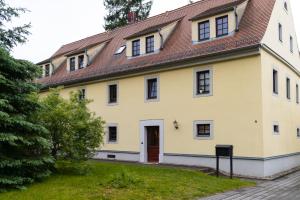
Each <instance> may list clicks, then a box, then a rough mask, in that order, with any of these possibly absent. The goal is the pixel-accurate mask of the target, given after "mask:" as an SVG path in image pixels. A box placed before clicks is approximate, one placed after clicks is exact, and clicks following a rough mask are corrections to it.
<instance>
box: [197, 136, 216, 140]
mask: <svg viewBox="0 0 300 200" xmlns="http://www.w3.org/2000/svg"><path fill="white" fill-rule="evenodd" d="M194 139H195V140H213V137H212V136H207V137H206V136H203V137H200V136H195V137H194Z"/></svg>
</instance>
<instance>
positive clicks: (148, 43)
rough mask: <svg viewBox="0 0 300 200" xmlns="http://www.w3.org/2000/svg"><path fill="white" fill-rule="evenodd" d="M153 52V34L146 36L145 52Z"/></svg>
mask: <svg viewBox="0 0 300 200" xmlns="http://www.w3.org/2000/svg"><path fill="white" fill-rule="evenodd" d="M153 52H154V36H153V35H152V36H149V37H147V38H146V53H153Z"/></svg>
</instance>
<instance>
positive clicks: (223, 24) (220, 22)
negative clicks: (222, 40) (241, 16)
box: [216, 15, 228, 37]
mask: <svg viewBox="0 0 300 200" xmlns="http://www.w3.org/2000/svg"><path fill="white" fill-rule="evenodd" d="M216 31H217V34H216V35H217V37H222V36H225V35H228V16H227V15H226V16H223V17H218V18H217V19H216Z"/></svg>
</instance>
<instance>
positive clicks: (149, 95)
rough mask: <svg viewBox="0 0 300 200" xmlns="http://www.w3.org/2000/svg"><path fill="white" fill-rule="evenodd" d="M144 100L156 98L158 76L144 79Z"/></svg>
mask: <svg viewBox="0 0 300 200" xmlns="http://www.w3.org/2000/svg"><path fill="white" fill-rule="evenodd" d="M145 89H146V100H149V101H151V100H157V99H158V78H147V79H146V88H145Z"/></svg>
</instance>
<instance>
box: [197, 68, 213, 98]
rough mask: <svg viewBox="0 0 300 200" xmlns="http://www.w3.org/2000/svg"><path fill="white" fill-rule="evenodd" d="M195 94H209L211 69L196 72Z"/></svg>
mask: <svg viewBox="0 0 300 200" xmlns="http://www.w3.org/2000/svg"><path fill="white" fill-rule="evenodd" d="M195 95H196V96H197V95H200V96H201V95H211V70H202V71H197V72H196V92H195Z"/></svg>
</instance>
